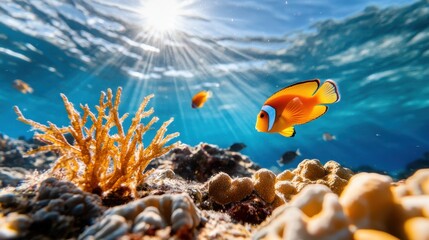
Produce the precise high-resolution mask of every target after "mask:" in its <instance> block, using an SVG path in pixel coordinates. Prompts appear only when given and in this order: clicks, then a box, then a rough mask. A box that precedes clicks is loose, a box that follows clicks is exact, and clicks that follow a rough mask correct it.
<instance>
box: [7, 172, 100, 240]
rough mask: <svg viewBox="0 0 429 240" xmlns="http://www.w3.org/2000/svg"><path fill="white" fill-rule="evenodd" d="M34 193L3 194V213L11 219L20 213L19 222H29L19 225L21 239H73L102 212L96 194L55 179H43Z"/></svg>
mask: <svg viewBox="0 0 429 240" xmlns="http://www.w3.org/2000/svg"><path fill="white" fill-rule="evenodd" d="M25 191H27V192H28V191H29V190H25ZM31 192H32V193H27V194H24V193H20V192H16V193H3V194H2V195H0V213H1V214H4V215H5V216H6V218H9V216H10V215H11V214H15V213H16V212H19V213H20V214H21V215H22V216H21V217H20V219H27V220H28V221H26V224H21V225H19V226H20V228H19V236H22V237H24V238H26V239H30V238H31V239H34V238H37V239H39V238H51V239H64V238H71V237H73V236H76V235H77V234H78V233H80V232H82V231H83V228H84V227H85V226H87V225H91V224H93V223H94V222H95V219H96V218H97V217H98V216H100V215H101V213H102V210H103V207H102V206H101V200H100V198H99V197H98V196H97V195H94V194H89V193H85V192H82V191H81V190H80V189H78V188H77V187H76V186H75V185H74V184H72V183H70V182H65V181H59V180H57V179H55V178H48V179H46V180H44V181H43V182H42V183H41V184H40V186H39V187H37V188H35V189H32V190H31ZM12 216H13V215H12ZM24 216H25V217H24ZM20 221H21V220H20ZM46 226H49V228H47V227H46ZM17 231H18V230H17Z"/></svg>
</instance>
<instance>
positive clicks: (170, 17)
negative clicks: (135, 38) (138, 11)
mask: <svg viewBox="0 0 429 240" xmlns="http://www.w3.org/2000/svg"><path fill="white" fill-rule="evenodd" d="M180 10H181V8H180V5H179V4H178V2H177V0H148V1H145V2H144V4H143V9H142V15H143V17H144V18H145V19H146V21H147V22H146V24H147V27H149V28H150V29H151V30H152V31H155V32H160V33H164V32H171V31H174V30H175V29H176V27H177V24H178V17H179V16H180Z"/></svg>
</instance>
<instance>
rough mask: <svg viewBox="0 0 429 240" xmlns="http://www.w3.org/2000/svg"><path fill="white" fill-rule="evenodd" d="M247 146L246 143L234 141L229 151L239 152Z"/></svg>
mask: <svg viewBox="0 0 429 240" xmlns="http://www.w3.org/2000/svg"><path fill="white" fill-rule="evenodd" d="M245 147H247V146H246V144H244V143H234V144H232V145H231V146H230V147H229V148H228V151H233V152H239V151H241V150H243V149H244V148H245Z"/></svg>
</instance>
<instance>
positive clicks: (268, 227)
mask: <svg viewBox="0 0 429 240" xmlns="http://www.w3.org/2000/svg"><path fill="white" fill-rule="evenodd" d="M350 238H351V232H350V230H349V229H348V223H347V219H346V216H345V215H344V212H343V211H342V208H341V205H340V203H339V201H338V196H337V195H336V194H334V193H332V192H331V190H330V189H329V188H327V187H326V186H324V185H319V184H314V185H309V186H307V187H306V188H304V189H303V190H302V191H301V192H300V193H299V194H298V195H296V196H295V197H294V198H293V199H292V201H291V202H290V203H289V204H287V205H283V206H282V207H279V208H277V209H276V210H274V212H273V214H272V216H271V218H269V219H268V220H267V221H266V222H264V223H263V224H262V225H261V226H260V228H259V229H258V230H257V231H256V232H255V233H254V235H253V236H252V239H322V240H323V239H326V240H328V239H329V240H330V239H350Z"/></svg>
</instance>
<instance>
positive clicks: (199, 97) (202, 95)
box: [192, 90, 212, 108]
mask: <svg viewBox="0 0 429 240" xmlns="http://www.w3.org/2000/svg"><path fill="white" fill-rule="evenodd" d="M211 96H212V93H211V92H210V91H205V90H203V91H201V92H198V93H197V94H195V95H194V97H192V108H201V107H203V106H204V103H206V101H207V99H209V98H210V97H211Z"/></svg>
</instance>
